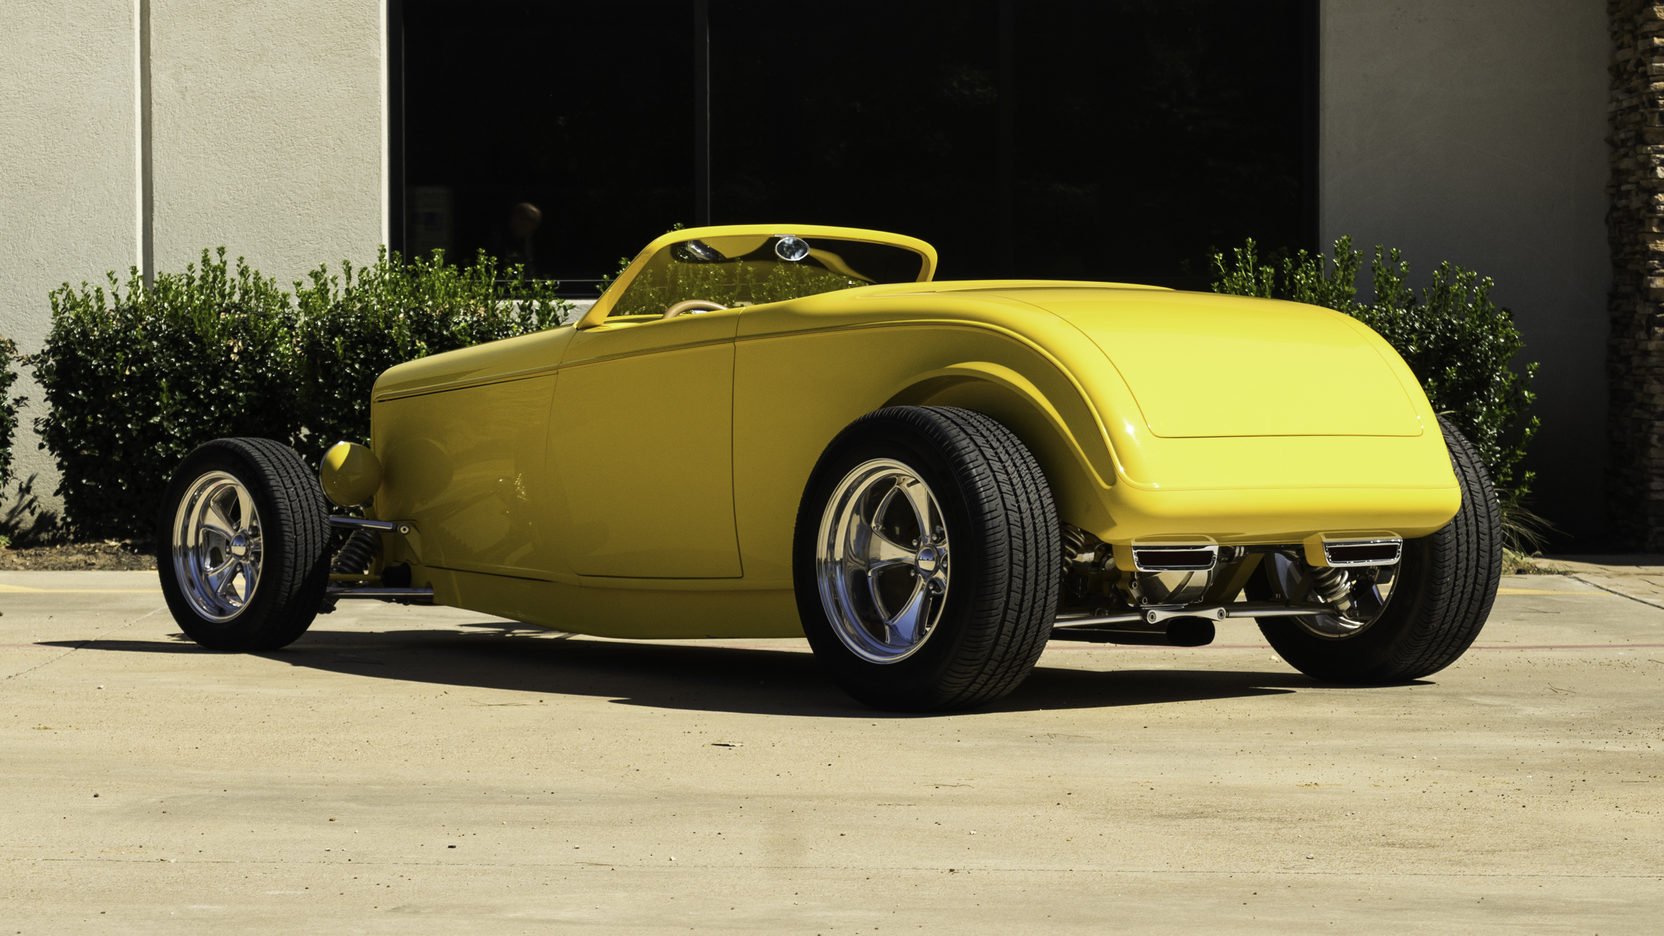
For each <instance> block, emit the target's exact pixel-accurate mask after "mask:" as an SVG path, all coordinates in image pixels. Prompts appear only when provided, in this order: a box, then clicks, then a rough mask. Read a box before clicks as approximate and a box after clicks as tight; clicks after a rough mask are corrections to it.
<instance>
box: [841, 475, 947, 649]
mask: <svg viewBox="0 0 1664 936" xmlns="http://www.w3.org/2000/svg"><path fill="white" fill-rule="evenodd" d="M949 557H950V549H949V542H948V530H947V528H946V521H945V520H944V519H943V518H942V508H941V506H940V505H939V504H938V503H937V502H936V495H935V494H933V493H932V492H931V490H930V485H928V484H926V483H925V481H924V479H923V478H921V477H919V475H918V472H916V471H914V470H913V469H912V468H911V467H909V466H908V465H906V464H903V463H902V462H899V461H895V460H892V459H887V458H875V459H872V460H870V461H865V462H862V463H861V464H859V465H856V466H855V467H854V468H852V469H850V471H849V473H848V474H846V475H844V478H843V480H842V481H839V482H838V485H837V487H835V488H833V490H832V496H831V497H829V498H828V499H827V501H826V509H825V510H824V511H822V512H821V519H820V529H819V531H818V533H817V534H816V536H815V584H816V585H817V586H818V588H819V590H820V601H821V607H822V608H823V609H824V610H825V611H826V618H827V620H828V621H829V622H830V623H831V625H832V631H833V633H835V634H837V635H838V639H839V640H840V641H842V642H843V645H844V646H845V647H846V648H847V649H848V650H849V652H851V653H853V654H855V655H856V656H857V657H860V658H861V659H863V660H866V661H867V662H869V663H879V664H884V663H896V662H899V661H901V660H905V659H907V658H908V657H910V656H912V655H913V654H914V653H916V652H918V650H919V648H920V647H922V646H924V644H925V641H927V640H929V639H930V635H931V634H933V633H935V629H936V624H937V622H938V621H940V620H941V617H942V609H943V608H944V607H946V606H947V599H948V588H949V583H950V579H951V572H952V568H951V565H950V558H949Z"/></svg>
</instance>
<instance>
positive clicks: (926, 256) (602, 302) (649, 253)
mask: <svg viewBox="0 0 1664 936" xmlns="http://www.w3.org/2000/svg"><path fill="white" fill-rule="evenodd" d="M780 234H795V235H798V236H801V237H804V238H806V239H808V240H810V241H811V242H812V241H813V240H814V239H815V238H831V239H835V240H847V241H860V242H863V243H869V244H878V245H882V246H886V247H897V248H900V249H902V250H907V251H910V252H912V253H914V254H916V255H918V257H919V277H918V279H917V280H915V282H920V283H926V282H929V281H930V278H931V277H932V276H934V275H935V273H936V248H934V247H932V246H930V245H929V244H927V243H925V242H924V241H922V240H919V239H918V238H916V237H908V236H907V235H905V234H892V233H889V232H887V231H872V230H866V229H863V228H846V227H832V226H828V225H823V224H725V225H714V226H708V227H698V228H683V229H681V230H676V231H669V232H666V233H665V234H662V235H660V236H659V237H657V238H655V239H654V240H653V242H652V243H650V244H648V245H647V246H646V247H645V248H643V249H642V251H641V253H639V254H637V255H636V257H635V259H634V260H631V261H630V264H629V265H628V266H627V267H625V268H624V271H623V272H622V273H620V274H619V275H618V278H617V279H615V280H613V282H612V284H611V285H609V286H608V287H607V290H606V292H604V293H602V294H601V298H600V299H597V300H596V301H595V305H593V306H591V307H590V309H589V311H588V312H586V313H585V314H584V316H583V318H582V319H580V320H579V321H578V323H577V327H578V328H579V329H585V328H593V327H595V326H597V325H601V324H603V323H605V322H606V320H607V316H608V315H609V314H611V312H612V309H613V307H614V306H616V305H617V304H618V301H619V299H620V298H621V297H622V296H623V295H624V294H625V292H626V291H627V290H628V289H629V288H630V284H631V283H632V282H634V281H635V278H636V276H637V275H639V274H640V273H641V271H642V270H643V269H644V268H645V267H647V265H648V264H649V262H650V261H651V260H652V259H653V258H654V257H656V256H657V255H658V254H659V253H660V252H661V251H665V250H669V249H670V248H671V247H672V246H674V245H676V244H680V243H683V242H684V241H690V240H703V239H705V238H718V237H732V236H742V237H759V236H760V237H767V236H772V235H780Z"/></svg>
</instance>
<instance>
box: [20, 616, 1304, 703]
mask: <svg viewBox="0 0 1664 936" xmlns="http://www.w3.org/2000/svg"><path fill="white" fill-rule="evenodd" d="M463 628H464V629H461V630H408V631H383V632H375V633H365V632H361V631H329V630H312V631H309V632H308V633H307V635H306V636H305V637H303V638H302V639H301V640H300V641H298V642H296V643H295V644H293V645H291V646H289V647H286V648H284V649H283V650H279V651H273V652H269V653H263V654H260V656H262V657H264V658H266V659H270V660H273V661H277V662H282V663H287V664H289V665H290V666H299V667H306V668H309V669H316V670H322V671H327V672H333V673H343V674H347V675H351V676H364V677H372V678H376V679H391V680H399V681H406V682H423V683H434V684H439V685H446V686H464V687H474V688H480V689H493V690H502V691H509V692H530V693H542V694H548V695H556V696H558V695H582V696H598V697H605V698H611V699H613V700H614V701H616V702H619V703H622V704H626V705H642V706H650V707H656V708H673V709H688V710H700V711H720V712H738V713H757V714H776V715H795V716H814V717H834V718H872V717H875V715H877V714H879V713H875V712H874V711H873V710H872V709H869V708H866V707H864V706H862V705H860V704H859V703H857V702H855V701H854V700H852V699H850V698H849V697H847V696H845V695H844V694H843V692H842V691H840V690H839V689H838V687H837V686H836V685H835V684H833V682H832V681H831V680H830V679H829V678H827V676H826V675H825V674H824V673H822V672H821V670H820V668H819V667H818V666H817V665H816V663H815V661H814V657H813V656H811V655H810V654H809V653H808V652H806V651H802V650H797V649H790V650H786V649H782V650H768V649H754V648H738V647H715V646H701V645H698V644H692V643H680V644H656V643H641V642H628V641H607V640H596V639H589V638H585V639H576V640H569V639H561V638H560V637H558V636H554V635H550V634H548V633H547V632H543V631H530V630H525V629H517V628H511V627H505V626H503V625H501V624H496V623H490V624H485V623H482V624H479V625H463ZM42 645H43V646H53V647H74V648H80V649H85V650H110V651H122V652H133V653H199V654H202V655H204V656H212V655H214V653H213V651H209V650H203V649H201V648H199V647H197V646H196V645H195V644H194V643H191V642H189V641H188V640H187V639H185V638H184V636H183V635H174V638H173V639H172V640H84V641H75V640H56V641H45V642H43V643H42ZM1198 662H1200V661H1198ZM1318 685H1320V684H1319V683H1316V682H1314V681H1312V680H1310V679H1307V678H1306V677H1303V676H1300V675H1299V674H1296V673H1278V672H1239V671H1232V670H1212V669H1196V670H1149V669H1128V670H1104V671H1092V670H1082V669H1073V668H1061V667H1053V666H1046V665H1044V663H1042V665H1040V666H1038V667H1036V668H1035V670H1034V672H1033V673H1032V674H1031V675H1030V676H1029V678H1028V680H1027V681H1025V682H1024V683H1023V685H1022V686H1021V687H1019V688H1018V689H1017V691H1015V692H1013V693H1012V694H1011V695H1010V696H1007V697H1006V698H1004V699H1002V700H1000V701H998V702H996V703H995V704H993V705H991V706H986V707H984V708H982V709H978V710H976V711H981V712H1012V711H1041V710H1048V709H1081V708H1109V707H1116V706H1125V705H1159V704H1163V703H1171V702H1191V701H1200V700H1209V699H1227V698H1248V697H1255V696H1276V695H1286V694H1289V693H1292V692H1294V691H1295V690H1297V689H1309V688H1314V687H1316V686H1318ZM912 717H919V716H912Z"/></svg>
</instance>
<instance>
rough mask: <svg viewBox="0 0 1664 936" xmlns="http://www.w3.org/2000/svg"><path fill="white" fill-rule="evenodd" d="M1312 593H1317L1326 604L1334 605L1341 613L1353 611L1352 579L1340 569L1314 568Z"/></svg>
mask: <svg viewBox="0 0 1664 936" xmlns="http://www.w3.org/2000/svg"><path fill="white" fill-rule="evenodd" d="M1312 591H1315V592H1317V594H1318V596H1319V597H1321V598H1322V599H1323V601H1324V603H1325V604H1332V605H1334V606H1335V607H1337V608H1339V609H1340V610H1341V611H1350V610H1352V579H1351V577H1350V576H1348V575H1347V574H1346V573H1345V572H1342V571H1341V570H1339V569H1335V568H1331V567H1329V566H1316V567H1314V568H1313V569H1312Z"/></svg>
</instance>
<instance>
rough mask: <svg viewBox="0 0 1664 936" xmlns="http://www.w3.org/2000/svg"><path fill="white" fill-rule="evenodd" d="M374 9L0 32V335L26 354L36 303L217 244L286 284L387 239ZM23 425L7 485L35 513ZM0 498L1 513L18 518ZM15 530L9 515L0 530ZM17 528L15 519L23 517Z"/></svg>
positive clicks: (144, 16) (208, 1)
mask: <svg viewBox="0 0 1664 936" xmlns="http://www.w3.org/2000/svg"><path fill="white" fill-rule="evenodd" d="M383 16H384V13H383V9H382V3H381V2H380V0H285V2H283V3H275V4H255V3H247V4H234V5H227V4H224V3H221V2H214V0H62V2H54V3H23V4H14V5H12V6H8V8H7V13H6V17H5V25H6V28H5V29H4V30H3V31H0V140H3V141H5V147H6V149H5V152H4V154H0V193H4V202H3V208H4V210H0V243H4V244H5V245H6V248H5V250H4V251H0V333H4V334H8V335H10V336H12V337H13V338H15V339H16V340H17V342H18V344H19V345H20V346H21V348H22V349H23V350H24V351H25V352H28V351H35V350H38V349H39V348H40V345H41V341H42V339H43V338H44V336H45V334H46V331H47V328H48V325H49V310H48V305H47V298H46V297H47V294H48V293H49V292H50V291H51V290H52V289H53V288H54V287H56V286H57V285H58V284H59V283H62V282H64V281H66V280H69V281H73V282H80V281H82V280H91V281H95V282H96V281H100V280H102V279H103V277H104V274H105V273H106V272H107V271H110V270H115V271H118V272H120V273H122V274H124V275H125V272H126V270H127V269H128V268H129V267H132V266H139V267H141V268H143V269H146V270H154V269H161V270H178V269H181V268H183V267H184V265H185V264H187V263H189V262H192V261H193V260H195V259H196V257H197V256H198V255H199V254H200V252H201V251H202V249H203V248H205V247H217V246H220V245H224V246H225V247H226V248H228V250H229V251H230V253H231V254H232V255H233V256H237V255H241V256H244V257H247V258H248V260H249V262H250V264H251V265H253V266H254V267H255V268H256V269H258V270H260V271H261V272H263V273H266V274H268V275H271V276H275V277H277V278H278V280H279V281H280V282H283V283H288V282H289V281H291V280H294V279H299V278H300V277H302V276H304V275H305V273H306V272H307V271H308V270H309V269H311V268H312V267H314V266H316V265H317V264H318V263H320V262H324V261H329V262H331V263H335V262H337V261H339V260H342V259H349V260H352V261H354V262H362V261H365V260H369V259H372V258H373V257H374V256H375V251H376V248H377V247H378V245H380V244H382V243H385V242H386V224H387V208H386V198H387V191H388V187H387V185H386V182H385V180H386V142H385V141H386V140H387V129H386V125H385V123H384V121H385V119H386V118H385V115H386V108H385V107H384V106H383V105H384V101H385V100H386V91H385V73H386V69H385V67H384V64H383V63H384V61H385V59H384V51H383V46H384V40H383V36H384V32H383V28H382V23H383ZM18 389H19V391H20V392H22V393H25V394H27V395H29V396H30V397H31V398H32V399H33V400H34V401H35V404H34V405H31V406H30V407H29V408H28V409H27V410H25V412H24V413H23V414H22V418H21V422H22V423H23V424H24V425H23V426H22V427H20V428H21V430H22V431H21V432H20V437H19V438H18V439H17V440H16V443H15V446H14V449H15V451H16V453H17V456H18V461H17V464H16V465H15V467H16V469H17V473H18V476H19V477H20V478H24V479H29V478H33V479H35V480H34V483H33V488H32V489H33V493H34V494H35V495H36V496H38V497H40V499H41V502H40V504H39V505H38V506H40V507H41V508H42V509H47V510H53V509H56V507H57V499H56V497H54V496H52V490H53V488H54V487H55V486H56V484H57V477H56V472H55V470H54V469H53V467H52V464H51V459H50V456H49V455H48V454H47V453H45V452H40V451H38V450H37V448H36V443H37V440H36V437H35V435H34V432H33V430H32V429H31V428H29V425H28V424H29V423H30V422H31V421H32V420H33V418H34V417H35V416H37V415H39V408H38V401H39V398H40V391H39V389H38V388H37V387H35V386H34V385H33V384H32V383H31V382H30V381H29V380H27V378H25V379H24V380H22V381H20V382H19V387H18ZM20 500H21V498H20V497H19V494H18V491H17V489H16V488H13V489H11V490H9V491H7V492H4V493H0V517H4V516H5V512H6V511H7V510H9V509H11V508H12V507H15V506H16V505H18V504H19V502H20ZM12 519H13V520H14V522H15V521H16V520H17V519H18V518H15V517H14V518H12ZM25 522H27V521H25Z"/></svg>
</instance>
